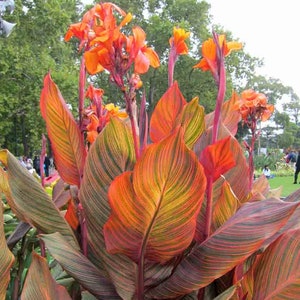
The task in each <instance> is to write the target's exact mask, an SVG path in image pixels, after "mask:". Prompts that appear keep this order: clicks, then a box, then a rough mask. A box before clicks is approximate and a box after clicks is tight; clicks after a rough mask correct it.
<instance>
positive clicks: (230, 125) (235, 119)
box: [205, 92, 241, 136]
mask: <svg viewBox="0 0 300 300" xmlns="http://www.w3.org/2000/svg"><path fill="white" fill-rule="evenodd" d="M237 100H238V95H237V94H236V93H235V92H233V93H232V96H231V98H230V99H229V100H227V101H225V102H224V103H223V105H222V108H221V120H222V123H223V125H224V126H226V128H227V129H228V130H229V132H230V133H231V134H232V135H233V136H235V135H236V133H237V129H238V123H239V121H240V120H241V114H240V113H239V112H238V111H237V110H236V109H234V106H235V104H236V101H237ZM214 116H215V113H214V112H212V113H210V114H207V115H206V116H205V122H206V124H207V128H208V127H210V126H212V124H213V120H214Z"/></svg>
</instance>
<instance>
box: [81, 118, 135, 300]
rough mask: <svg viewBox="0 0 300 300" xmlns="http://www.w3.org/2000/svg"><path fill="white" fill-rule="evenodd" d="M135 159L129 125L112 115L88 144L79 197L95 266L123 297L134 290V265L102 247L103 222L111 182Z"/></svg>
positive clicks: (108, 209)
mask: <svg viewBox="0 0 300 300" xmlns="http://www.w3.org/2000/svg"><path fill="white" fill-rule="evenodd" d="M134 163H135V152H134V143H133V137H132V133H131V130H130V129H129V127H128V126H127V125H126V124H125V123H123V122H122V121H120V120H119V119H117V118H112V119H111V121H110V122H109V123H108V125H106V127H105V128H104V130H103V131H102V132H101V133H100V134H99V135H98V137H97V139H96V141H95V142H94V143H93V145H92V146H91V148H90V150H89V153H88V156H87V160H86V165H85V168H84V175H83V180H82V185H81V188H80V191H79V199H80V202H81V203H82V205H83V208H84V213H85V217H86V224H87V230H88V240H89V245H90V246H91V248H92V250H93V252H94V253H95V257H97V259H95V263H96V264H97V267H98V268H102V269H103V272H106V273H107V276H110V277H111V278H112V279H113V281H114V283H115V285H116V288H117V291H118V293H119V294H120V295H121V296H122V298H125V299H126V298H130V297H132V295H133V294H134V293H135V288H136V286H135V280H136V265H135V263H134V262H132V261H131V260H130V259H128V258H127V257H126V256H124V255H110V254H108V253H107V251H106V249H105V243H104V237H103V226H104V224H105V223H106V221H107V220H108V218H109V215H110V207H109V204H108V198H107V192H108V188H109V186H110V184H111V182H112V181H113V180H114V179H115V178H116V177H117V176H118V175H120V174H122V173H123V172H125V171H126V170H132V169H133V166H134Z"/></svg>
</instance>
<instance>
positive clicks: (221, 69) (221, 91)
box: [205, 36, 226, 238]
mask: <svg viewBox="0 0 300 300" xmlns="http://www.w3.org/2000/svg"><path fill="white" fill-rule="evenodd" d="M215 40H216V41H217V42H216V44H217V52H218V59H217V61H218V74H216V75H218V76H216V78H218V79H219V81H218V82H217V84H218V96H217V103H216V108H215V114H214V123H213V129H212V137H211V144H214V143H216V142H217V140H218V133H219V126H220V120H221V108H222V104H223V101H224V97H225V91H226V72H225V65H224V56H223V53H222V49H221V48H220V46H219V43H218V37H217V36H216V37H215ZM212 190H213V179H212V177H211V176H209V177H208V178H207V187H206V197H207V199H206V223H205V235H206V238H207V237H209V236H210V228H211V223H212V209H213V203H212V202H213V197H212Z"/></svg>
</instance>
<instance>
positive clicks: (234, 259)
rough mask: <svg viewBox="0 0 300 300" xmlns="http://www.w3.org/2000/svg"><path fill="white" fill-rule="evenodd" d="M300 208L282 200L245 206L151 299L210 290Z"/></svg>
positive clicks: (154, 290)
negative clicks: (198, 290) (214, 282)
mask: <svg viewBox="0 0 300 300" xmlns="http://www.w3.org/2000/svg"><path fill="white" fill-rule="evenodd" d="M299 205H300V202H297V203H287V202H284V201H281V200H278V199H268V200H264V201H259V202H252V203H246V204H244V205H243V206H242V207H241V208H240V209H239V210H238V212H237V213H236V214H235V215H234V216H233V217H232V218H230V219H229V220H228V221H227V222H226V223H224V224H223V226H221V227H220V228H219V229H218V230H217V231H216V232H214V233H213V234H212V235H211V236H210V237H208V238H207V239H206V240H205V241H204V242H203V243H202V244H200V245H198V246H197V247H196V248H195V249H194V250H193V251H192V252H191V253H190V255H188V256H187V257H185V259H183V260H182V262H181V263H180V264H179V265H178V267H177V268H176V270H175V271H174V273H173V274H172V276H171V277H170V278H169V279H168V280H166V281H165V282H163V283H162V284H160V285H159V286H157V287H154V288H153V289H152V290H150V291H149V294H148V296H149V297H150V298H151V297H154V298H155V297H165V296H166V295H168V297H169V298H172V297H176V296H181V295H184V294H187V293H189V292H191V291H193V290H196V289H199V288H202V287H205V286H207V285H208V284H210V283H211V282H213V281H214V280H215V279H217V278H219V277H221V276H222V275H224V274H226V273H227V272H228V271H230V270H232V269H233V268H234V267H235V266H237V265H239V264H240V263H241V262H243V261H245V259H246V258H248V257H249V256H250V255H251V254H252V253H254V252H255V251H257V250H258V249H259V248H260V247H261V246H262V244H263V242H264V241H265V240H266V239H267V238H269V237H270V236H272V235H273V234H275V233H276V232H277V231H278V230H279V229H280V228H281V227H282V226H283V225H284V224H285V223H286V222H287V220H288V219H289V218H290V216H291V215H292V214H293V212H294V211H295V209H296V208H297V207H298V206H299Z"/></svg>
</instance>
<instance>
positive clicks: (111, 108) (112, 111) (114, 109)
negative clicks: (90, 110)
mask: <svg viewBox="0 0 300 300" xmlns="http://www.w3.org/2000/svg"><path fill="white" fill-rule="evenodd" d="M104 109H105V110H106V111H107V115H108V119H107V120H109V118H110V117H112V116H114V117H118V118H120V119H126V118H127V117H128V115H127V113H126V111H124V110H120V107H119V106H115V105H114V104H113V103H109V104H106V105H105V106H104Z"/></svg>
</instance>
